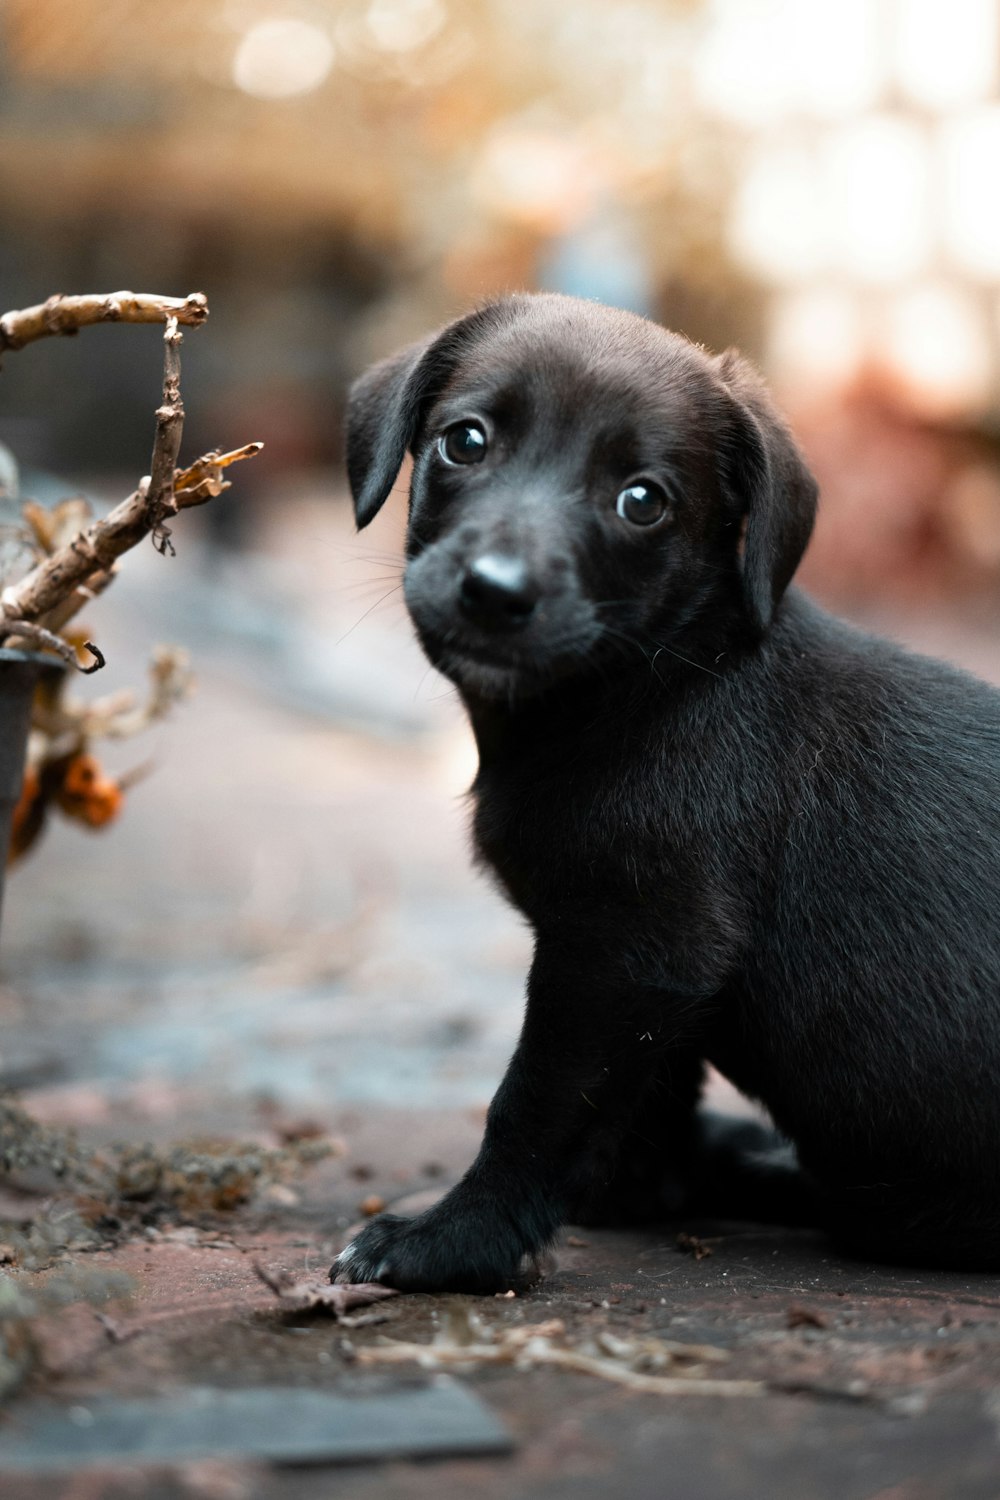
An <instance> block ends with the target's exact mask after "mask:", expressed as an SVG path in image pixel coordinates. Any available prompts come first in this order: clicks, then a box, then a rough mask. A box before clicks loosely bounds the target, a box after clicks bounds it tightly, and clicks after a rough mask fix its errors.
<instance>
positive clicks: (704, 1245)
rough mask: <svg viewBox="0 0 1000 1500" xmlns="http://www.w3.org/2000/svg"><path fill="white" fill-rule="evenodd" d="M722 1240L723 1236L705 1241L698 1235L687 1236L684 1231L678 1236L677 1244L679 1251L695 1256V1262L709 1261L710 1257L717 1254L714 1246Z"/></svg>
mask: <svg viewBox="0 0 1000 1500" xmlns="http://www.w3.org/2000/svg"><path fill="white" fill-rule="evenodd" d="M720 1239H721V1235H716V1237H715V1238H714V1239H711V1240H703V1239H700V1238H699V1237H698V1235H696V1234H687V1233H686V1232H685V1231H683V1230H682V1231H681V1233H680V1234H679V1235H678V1236H677V1242H676V1243H677V1248H678V1250H683V1251H685V1252H686V1253H687V1254H688V1255H693V1256H694V1258H695V1260H707V1259H708V1257H709V1256H710V1255H714V1254H715V1251H714V1250H713V1249H712V1246H713V1245H717V1244H718V1243H719V1241H720Z"/></svg>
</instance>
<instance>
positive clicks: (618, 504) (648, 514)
mask: <svg viewBox="0 0 1000 1500" xmlns="http://www.w3.org/2000/svg"><path fill="white" fill-rule="evenodd" d="M669 508H670V500H669V497H668V495H667V492H666V490H665V489H664V488H663V486H662V484H657V483H656V481H655V480H652V479H637V480H636V481H635V483H634V484H630V485H629V486H628V487H627V488H626V489H624V490H622V492H621V494H620V495H619V496H618V499H617V500H616V501H615V510H616V511H617V512H618V514H619V515H620V516H621V518H622V520H623V521H629V522H630V523H631V524H632V525H633V526H655V525H656V522H657V521H662V520H663V517H664V516H665V515H666V513H667V511H668V510H669Z"/></svg>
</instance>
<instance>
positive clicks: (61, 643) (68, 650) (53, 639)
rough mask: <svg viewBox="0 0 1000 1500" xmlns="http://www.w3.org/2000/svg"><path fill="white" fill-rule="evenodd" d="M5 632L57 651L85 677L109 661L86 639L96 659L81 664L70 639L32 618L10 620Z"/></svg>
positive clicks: (87, 646) (34, 644)
mask: <svg viewBox="0 0 1000 1500" xmlns="http://www.w3.org/2000/svg"><path fill="white" fill-rule="evenodd" d="M5 634H6V635H8V636H12V637H16V638H18V639H20V640H25V641H28V642H29V643H30V644H31V645H32V646H43V647H44V648H45V649H46V650H47V651H55V652H56V654H57V655H58V656H61V657H62V659H63V661H64V662H66V664H67V665H68V666H71V667H75V668H76V670H77V671H78V672H82V673H83V675H84V677H89V676H90V675H91V673H92V672H99V671H100V670H101V668H102V667H103V666H106V665H107V663H106V662H105V660H104V652H103V651H101V650H100V648H99V647H98V646H95V645H94V643H93V641H84V643H83V644H84V648H85V649H86V650H87V651H89V652H90V654H91V656H92V657H93V658H94V660H93V661H92V662H91V664H90V666H89V667H84V666H81V664H80V661H79V658H78V657H77V654H76V648H75V647H74V646H72V645H71V644H70V642H69V641H66V640H63V638H62V636H61V635H54V634H53V632H52V631H51V630H45V629H44V628H43V627H42V626H41V625H33V624H32V623H31V621H30V620H9V621H8V622H7V623H6V627H5Z"/></svg>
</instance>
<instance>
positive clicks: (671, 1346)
mask: <svg viewBox="0 0 1000 1500" xmlns="http://www.w3.org/2000/svg"><path fill="white" fill-rule="evenodd" d="M354 1356H355V1358H356V1359H357V1360H358V1362H359V1363H361V1364H405V1363H408V1362H411V1361H412V1362H415V1363H416V1364H419V1365H420V1366H421V1367H422V1368H423V1369H426V1370H442V1369H460V1370H461V1369H466V1370H472V1369H476V1368H477V1367H480V1366H483V1365H508V1366H511V1367H512V1368H514V1369H515V1370H534V1369H538V1368H540V1367H542V1366H548V1367H550V1368H552V1367H555V1368H557V1369H561V1370H572V1371H577V1372H579V1373H582V1374H586V1375H596V1376H599V1377H600V1378H601V1379H603V1380H609V1381H612V1382H614V1383H615V1384H617V1385H624V1386H627V1387H628V1388H629V1389H630V1390H633V1391H641V1392H645V1393H648V1394H652V1395H661V1396H681V1395H699V1396H761V1395H763V1394H764V1393H765V1391H766V1389H767V1386H766V1384H765V1382H763V1381H760V1380H718V1379H713V1378H712V1376H711V1370H712V1368H713V1367H718V1366H719V1365H720V1364H725V1363H726V1362H727V1361H728V1360H729V1355H728V1354H727V1353H726V1351H725V1350H723V1349H718V1348H716V1347H715V1346H714V1345H711V1344H680V1343H676V1342H674V1341H673V1340H670V1339H659V1338H637V1339H622V1338H618V1337H617V1336H616V1335H614V1334H611V1333H609V1332H608V1331H607V1330H603V1331H602V1332H601V1333H599V1334H598V1335H597V1336H596V1337H595V1338H588V1339H586V1340H585V1341H583V1342H581V1343H579V1344H577V1345H569V1344H568V1343H567V1340H566V1325H565V1323H564V1322H563V1321H562V1319H561V1318H550V1319H548V1320H547V1321H545V1322H543V1323H532V1324H528V1325H521V1326H514V1327H507V1328H489V1327H487V1326H486V1325H485V1324H484V1323H483V1322H482V1321H481V1319H480V1318H479V1317H478V1316H477V1315H476V1314H475V1313H474V1312H472V1311H471V1310H470V1309H469V1308H468V1307H467V1306H465V1304H463V1303H453V1304H452V1305H451V1306H450V1307H449V1308H448V1310H447V1313H446V1315H445V1318H444V1321H443V1323H442V1327H441V1329H440V1331H439V1332H438V1334H437V1335H436V1337H435V1338H434V1339H433V1340H432V1342H431V1343H429V1344H412V1343H402V1342H390V1341H388V1340H386V1341H383V1342H381V1343H378V1344H370V1345H367V1346H365V1347H363V1348H358V1349H356V1350H355V1351H354Z"/></svg>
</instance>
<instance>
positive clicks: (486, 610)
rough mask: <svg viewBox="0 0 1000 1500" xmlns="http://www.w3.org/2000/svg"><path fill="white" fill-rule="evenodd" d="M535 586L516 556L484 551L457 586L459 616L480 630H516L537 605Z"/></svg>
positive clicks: (472, 563)
mask: <svg viewBox="0 0 1000 1500" xmlns="http://www.w3.org/2000/svg"><path fill="white" fill-rule="evenodd" d="M538 597H539V592H538V586H537V584H536V583H535V581H534V580H533V579H532V577H531V575H530V574H529V572H528V569H527V567H526V566H525V564H524V563H523V562H522V561H521V559H520V558H518V557H509V556H506V555H505V554H504V553H502V552H487V553H484V555H483V556H482V557H477V558H476V559H475V560H474V561H473V562H471V563H469V565H468V567H467V568H466V570H465V573H464V574H463V576H462V581H461V583H460V584H459V590H458V603H459V608H460V609H461V611H462V614H463V615H464V616H465V618H466V619H467V620H471V621H472V622H473V623H474V624H476V625H478V626H479V627H480V629H482V630H495V631H510V630H519V629H521V628H522V627H523V626H524V625H526V624H527V623H528V621H529V620H530V619H531V616H532V615H533V614H534V612H535V606H536V604H537V603H538Z"/></svg>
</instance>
